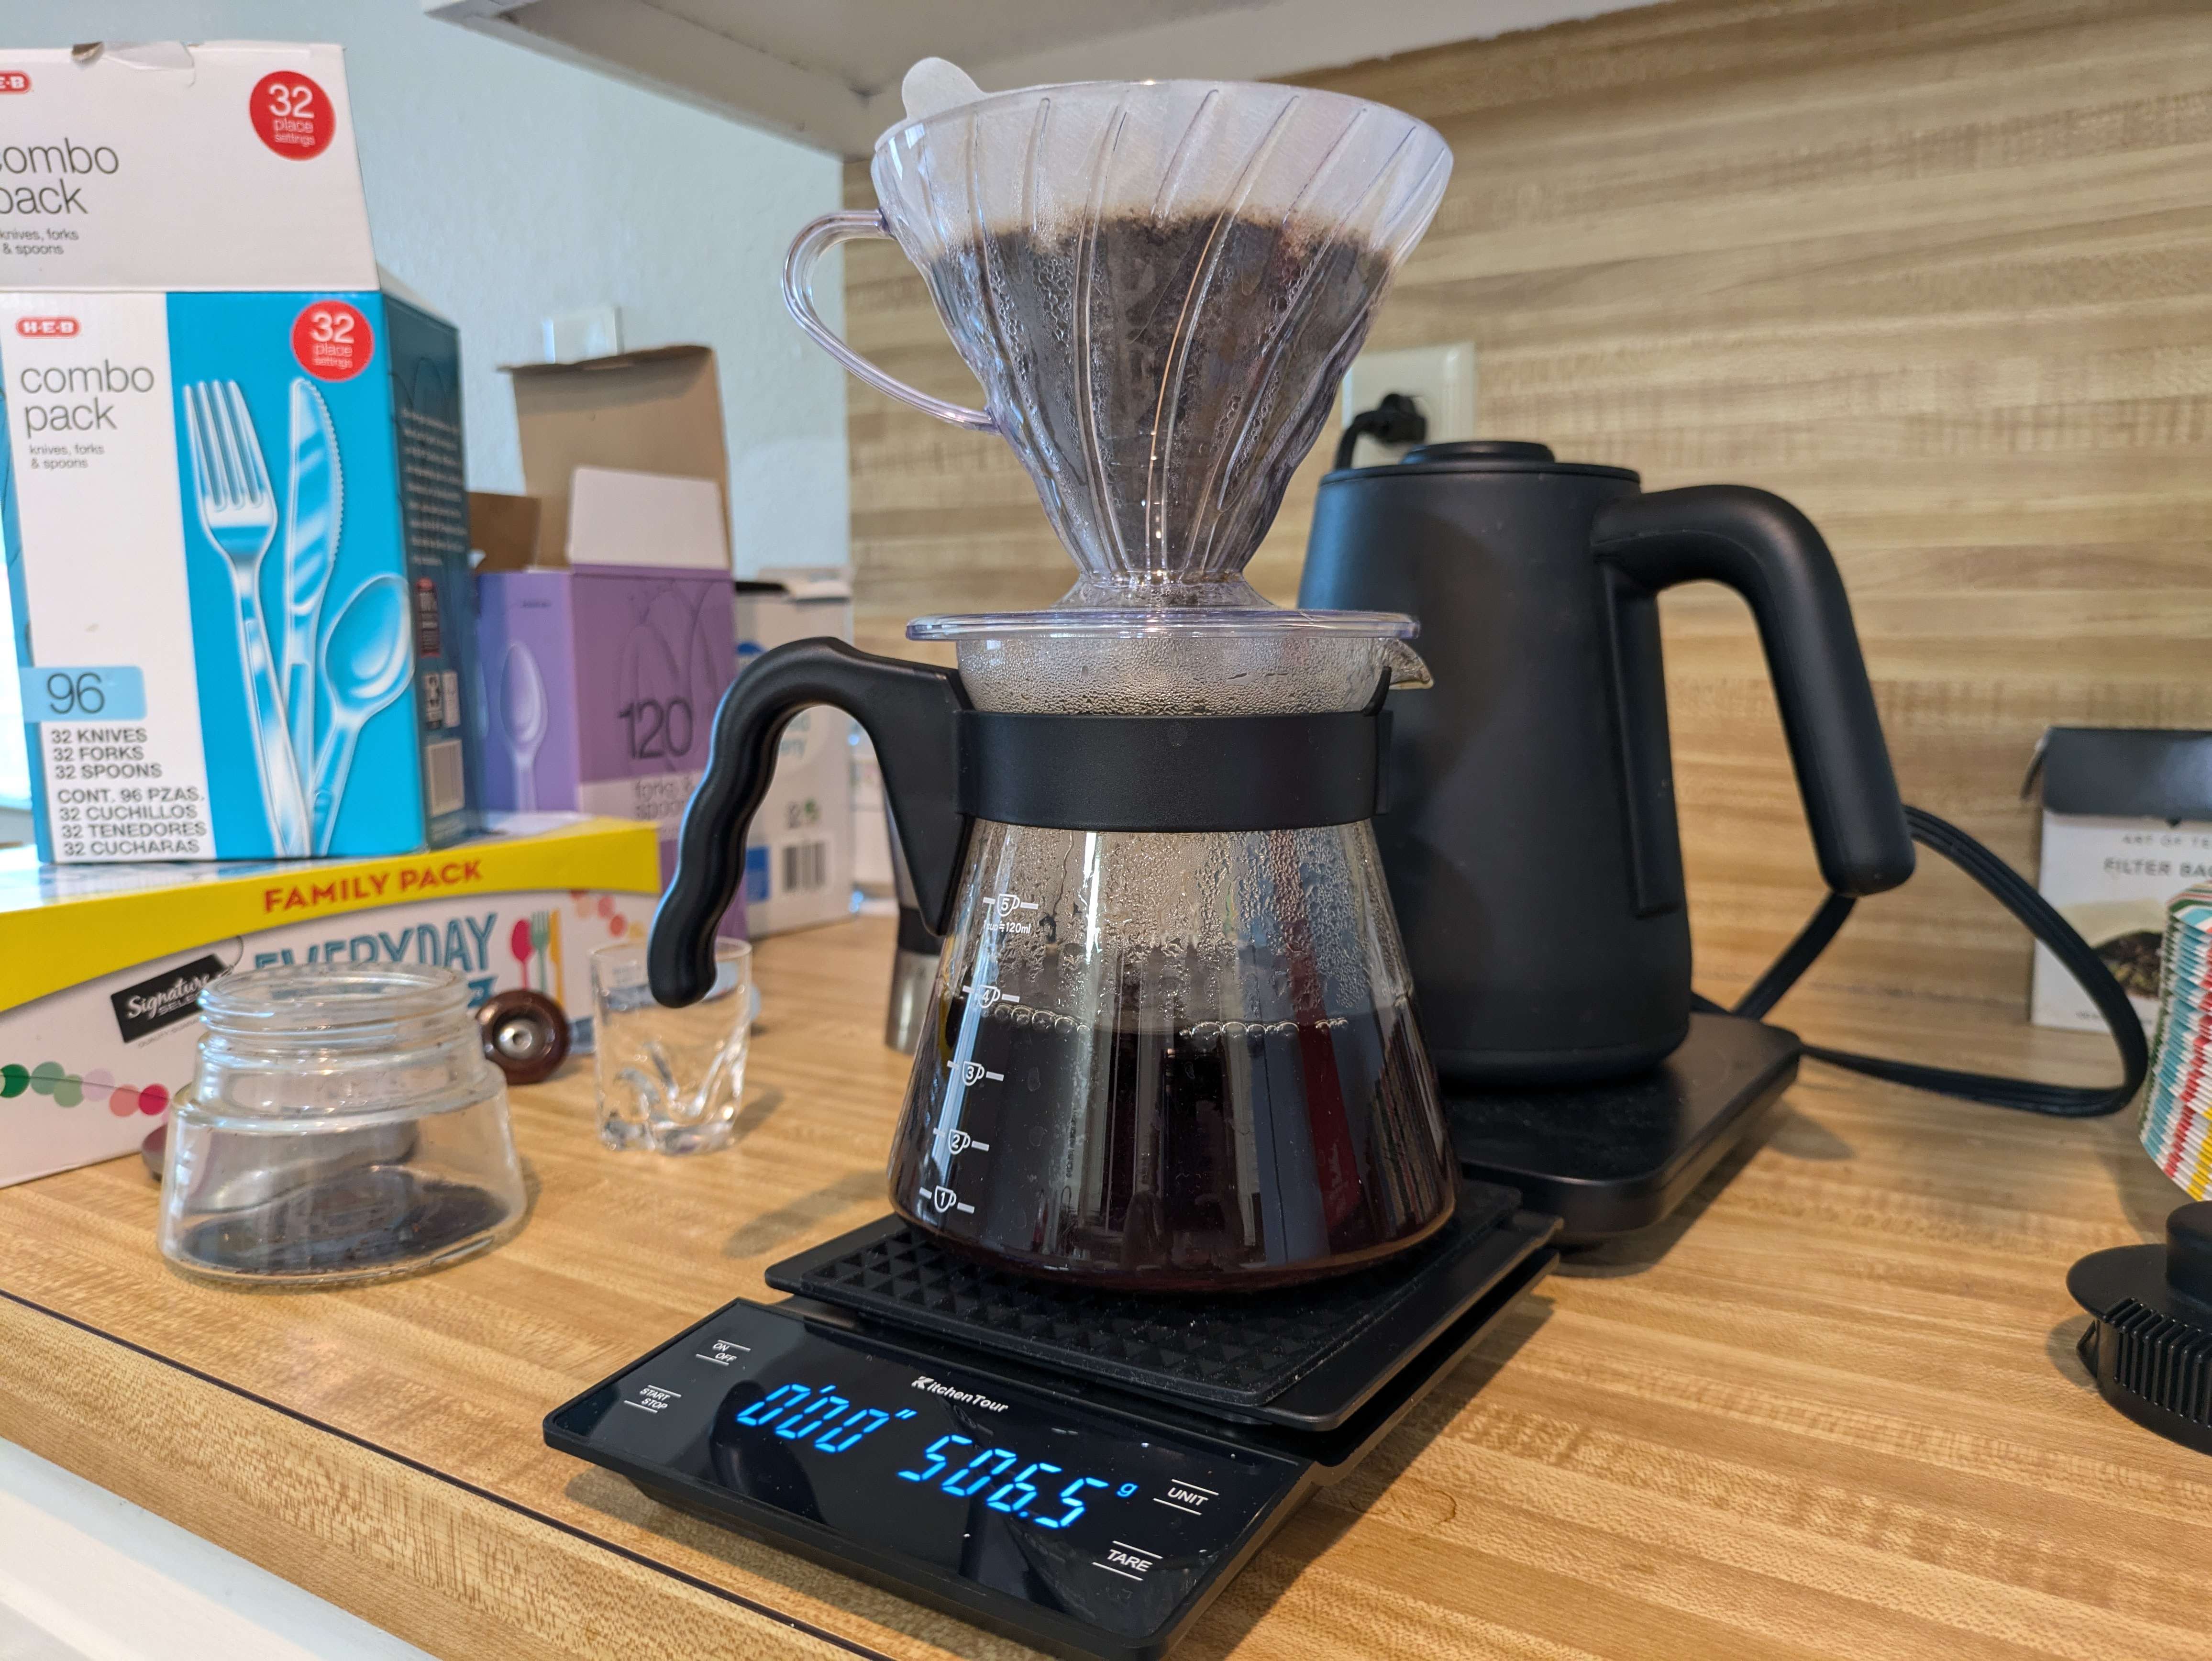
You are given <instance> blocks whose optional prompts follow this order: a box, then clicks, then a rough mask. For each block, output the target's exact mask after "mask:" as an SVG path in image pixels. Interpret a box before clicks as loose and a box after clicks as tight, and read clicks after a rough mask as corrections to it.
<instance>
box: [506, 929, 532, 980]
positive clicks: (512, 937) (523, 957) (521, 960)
mask: <svg viewBox="0 0 2212 1661" xmlns="http://www.w3.org/2000/svg"><path fill="white" fill-rule="evenodd" d="M533 944H534V941H533V939H532V934H531V929H530V919H529V918H527V917H517V918H516V919H515V920H514V932H513V934H509V935H508V936H507V950H508V951H509V952H513V954H514V960H515V962H517V963H518V964H521V965H522V983H523V984H524V985H525V986H529V985H531V984H532V982H531V979H530V958H531V948H532V945H533Z"/></svg>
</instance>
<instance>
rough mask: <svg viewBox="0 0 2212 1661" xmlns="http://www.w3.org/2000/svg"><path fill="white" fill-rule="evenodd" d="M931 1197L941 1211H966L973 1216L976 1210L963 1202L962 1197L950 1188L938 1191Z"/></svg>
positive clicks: (934, 1191)
mask: <svg viewBox="0 0 2212 1661" xmlns="http://www.w3.org/2000/svg"><path fill="white" fill-rule="evenodd" d="M929 1197H930V1198H931V1199H933V1200H934V1201H936V1202H937V1208H938V1209H939V1211H965V1212H967V1213H969V1214H970V1215H973V1214H974V1213H975V1207H974V1206H971V1205H968V1204H965V1203H964V1202H963V1201H962V1200H961V1198H960V1196H958V1195H957V1194H956V1193H954V1192H953V1191H952V1190H951V1189H949V1188H939V1189H935V1190H933V1192H932V1193H931V1195H930V1196H929Z"/></svg>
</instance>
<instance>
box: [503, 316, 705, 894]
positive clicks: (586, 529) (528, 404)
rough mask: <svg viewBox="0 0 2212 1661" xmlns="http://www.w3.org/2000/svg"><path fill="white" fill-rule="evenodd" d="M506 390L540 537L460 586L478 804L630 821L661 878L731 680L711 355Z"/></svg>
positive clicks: (521, 369)
mask: <svg viewBox="0 0 2212 1661" xmlns="http://www.w3.org/2000/svg"><path fill="white" fill-rule="evenodd" d="M507 374H510V375H512V376H513V385H514V408H515V418H516V422H517V423H518V426H519V429H520V440H521V448H522V462H523V475H524V478H525V481H526V484H527V485H528V487H529V490H530V491H531V493H532V499H534V500H536V501H537V502H538V504H539V520H538V531H537V536H536V539H535V543H534V545H533V546H532V550H531V553H530V558H529V563H528V567H527V569H494V568H493V567H492V563H491V561H490V558H489V555H488V557H487V561H486V565H485V568H484V569H483V570H482V571H481V572H480V574H479V576H478V579H477V582H478V595H479V604H480V608H481V612H482V619H481V623H480V631H481V633H480V647H481V655H482V657H483V663H484V673H485V675H486V691H487V697H486V700H485V702H486V704H487V706H488V708H489V712H490V715H491V719H490V721H489V723H488V731H487V749H488V751H489V754H490V757H491V759H490V761H489V791H490V800H494V801H496V802H498V803H499V804H500V805H501V806H507V805H509V804H516V805H522V804H528V803H532V802H534V803H535V804H536V805H537V806H539V807H553V806H562V807H568V806H574V807H580V808H583V809H585V810H586V811H588V812H599V813H615V814H621V815H623V816H626V817H631V818H643V819H649V820H651V821H652V822H653V824H655V825H656V826H657V827H658V829H659V833H660V837H661V848H662V868H663V870H664V871H665V872H672V871H673V870H674V868H675V862H676V848H675V843H676V833H677V831H678V826H679V824H680V823H681V820H682V818H683V814H684V806H685V805H686V804H687V803H688V802H689V801H690V797H691V791H692V788H693V787H694V786H696V784H697V783H698V782H699V778H700V776H701V773H702V771H703V770H704V768H705V766H706V757H707V746H708V739H709V736H710V733H711V731H712V727H713V723H714V711H715V709H717V708H718V707H719V706H720V703H721V697H722V694H723V692H724V691H726V690H727V688H728V686H729V684H730V681H731V679H732V678H733V677H734V675H735V673H736V671H737V659H736V642H735V631H734V624H733V621H732V611H731V598H730V545H729V514H728V508H727V507H726V502H725V477H726V464H725V460H724V451H723V441H722V405H721V395H720V392H719V391H718V390H717V386H716V382H715V377H714V353H713V352H711V351H709V350H708V349H707V348H705V347H703V346H671V347H664V348H660V349H659V350H653V351H641V352H625V353H621V354H618V355H617V356H612V357H605V358H592V359H586V360H584V361H582V362H575V363H539V364H521V365H516V366H512V367H510V368H508V370H507ZM507 557H511V555H510V554H507V553H503V555H502V560H501V563H505V559H506V558H507ZM744 931H745V921H744V900H743V898H742V897H739V898H738V900H737V901H735V902H734V903H733V904H732V906H731V908H730V911H729V913H728V914H727V915H726V916H725V918H724V920H723V923H722V932H723V933H725V934H732V935H738V936H742V935H743V934H744Z"/></svg>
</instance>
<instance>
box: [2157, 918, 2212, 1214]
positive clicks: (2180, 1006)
mask: <svg viewBox="0 0 2212 1661" xmlns="http://www.w3.org/2000/svg"><path fill="white" fill-rule="evenodd" d="M2208 958H2212V883H2199V884H2197V885H2196V886H2195V887H2193V888H2185V889H2183V890H2182V891H2181V892H2179V894H2176V895H2175V896H2174V897H2173V898H2172V900H2170V901H2168V902H2167V904H2166V936H2165V940H2164V944H2163V946H2161V948H2160V975H2159V1000H2158V1005H2159V1008H2158V1037H2157V1039H2156V1041H2155V1043H2154V1046H2153V1053H2152V1059H2151V1073H2150V1083H2149V1085H2148V1088H2147V1089H2146V1090H2145V1092H2144V1095H2143V1116H2142V1143H2143V1147H2145V1148H2147V1149H2148V1151H2149V1153H2150V1156H2151V1158H2152V1159H2155V1160H2157V1161H2158V1165H2159V1169H2160V1170H2161V1171H2165V1172H2166V1175H2167V1176H2169V1177H2172V1178H2173V1180H2174V1181H2175V1182H2177V1183H2180V1184H2181V1186H2182V1187H2183V1188H2184V1189H2187V1190H2188V1193H2189V1197H2190V1198H2191V1199H2192V1200H2202V1199H2204V1198H2206V1197H2207V1196H2208V1195H2212V1138H2208V1136H2207V1135H2206V1131H2207V1126H2208V1124H2209V1123H2212V1015H2208V1012H2207V1009H2206V1003H2207V997H2206V968H2207V959H2208Z"/></svg>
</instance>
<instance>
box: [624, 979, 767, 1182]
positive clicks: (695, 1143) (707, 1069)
mask: <svg viewBox="0 0 2212 1661" xmlns="http://www.w3.org/2000/svg"><path fill="white" fill-rule="evenodd" d="M752 958H753V949H752V947H751V946H749V945H747V944H746V943H745V942H744V941H743V940H717V941H716V942H715V943H714V990H712V991H711V992H709V993H708V995H706V996H705V997H704V998H702V999H701V1000H700V1001H698V1002H697V1003H695V1004H692V1005H691V1006H690V1007H688V1008H684V1009H671V1008H669V1007H666V1006H665V1005H664V1004H659V1003H656V1002H655V1001H653V989H652V988H651V987H650V986H649V985H647V983H646V973H645V945H644V943H643V942H642V941H640V942H638V943H636V944H635V945H633V944H630V943H629V942H627V941H623V942H617V944H615V945H612V946H601V947H599V950H598V951H596V952H592V1014H593V1018H594V1025H595V1026H596V1028H597V1040H598V1044H597V1050H596V1053H595V1056H594V1059H593V1063H592V1064H593V1067H594V1068H595V1069H596V1071H597V1074H598V1080H599V1140H600V1141H603V1142H605V1144H606V1145H607V1146H608V1147H616V1148H632V1147H643V1148H651V1149H652V1150H653V1152H655V1153H710V1152H712V1151H713V1150H714V1149H715V1148H718V1147H727V1146H728V1145H729V1141H730V1136H731V1134H732V1126H734V1125H735V1123H736V1122H737V1117H738V1098H740V1097H742V1096H743V1095H744V1088H745V1047H746V1043H747V1041H748V1040H749V1038H750V1036H751V1032H752V1024H753V986H752V968H753V963H752Z"/></svg>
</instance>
